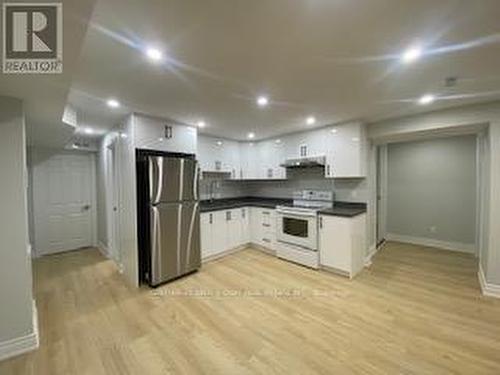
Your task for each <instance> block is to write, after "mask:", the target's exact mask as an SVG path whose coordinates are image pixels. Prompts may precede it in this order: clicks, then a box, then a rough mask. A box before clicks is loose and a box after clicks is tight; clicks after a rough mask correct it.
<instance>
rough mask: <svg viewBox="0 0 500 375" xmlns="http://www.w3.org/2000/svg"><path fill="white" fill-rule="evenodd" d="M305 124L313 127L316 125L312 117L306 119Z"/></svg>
mask: <svg viewBox="0 0 500 375" xmlns="http://www.w3.org/2000/svg"><path fill="white" fill-rule="evenodd" d="M306 123H307V125H314V124H315V123H316V118H315V117H314V116H309V117H308V118H307V119H306Z"/></svg>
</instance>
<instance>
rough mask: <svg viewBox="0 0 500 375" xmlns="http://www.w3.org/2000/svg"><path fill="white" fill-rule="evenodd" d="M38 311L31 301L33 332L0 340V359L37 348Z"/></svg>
mask: <svg viewBox="0 0 500 375" xmlns="http://www.w3.org/2000/svg"><path fill="white" fill-rule="evenodd" d="M38 346H39V338H38V313H37V309H36V304H35V301H33V332H31V333H29V334H27V335H25V336H21V337H16V338H13V339H10V340H7V341H3V342H0V361H3V360H4V359H7V358H11V357H15V356H18V355H20V354H24V353H27V352H30V351H32V350H36V349H38Z"/></svg>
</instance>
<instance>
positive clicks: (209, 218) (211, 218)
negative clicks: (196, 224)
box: [208, 214, 214, 224]
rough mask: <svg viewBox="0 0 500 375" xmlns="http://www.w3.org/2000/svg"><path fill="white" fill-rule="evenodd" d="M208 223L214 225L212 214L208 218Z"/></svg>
mask: <svg viewBox="0 0 500 375" xmlns="http://www.w3.org/2000/svg"><path fill="white" fill-rule="evenodd" d="M208 222H209V223H210V224H213V223H214V215H213V214H210V215H209V216H208Z"/></svg>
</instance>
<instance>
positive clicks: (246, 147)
mask: <svg viewBox="0 0 500 375" xmlns="http://www.w3.org/2000/svg"><path fill="white" fill-rule="evenodd" d="M258 154H259V149H258V147H257V146H256V145H255V144H254V143H249V142H242V143H240V160H241V166H240V176H239V178H240V179H242V180H256V179H258V178H259V155H258Z"/></svg>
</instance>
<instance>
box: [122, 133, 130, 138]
mask: <svg viewBox="0 0 500 375" xmlns="http://www.w3.org/2000/svg"><path fill="white" fill-rule="evenodd" d="M120 137H122V138H127V137H128V135H127V133H120Z"/></svg>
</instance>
